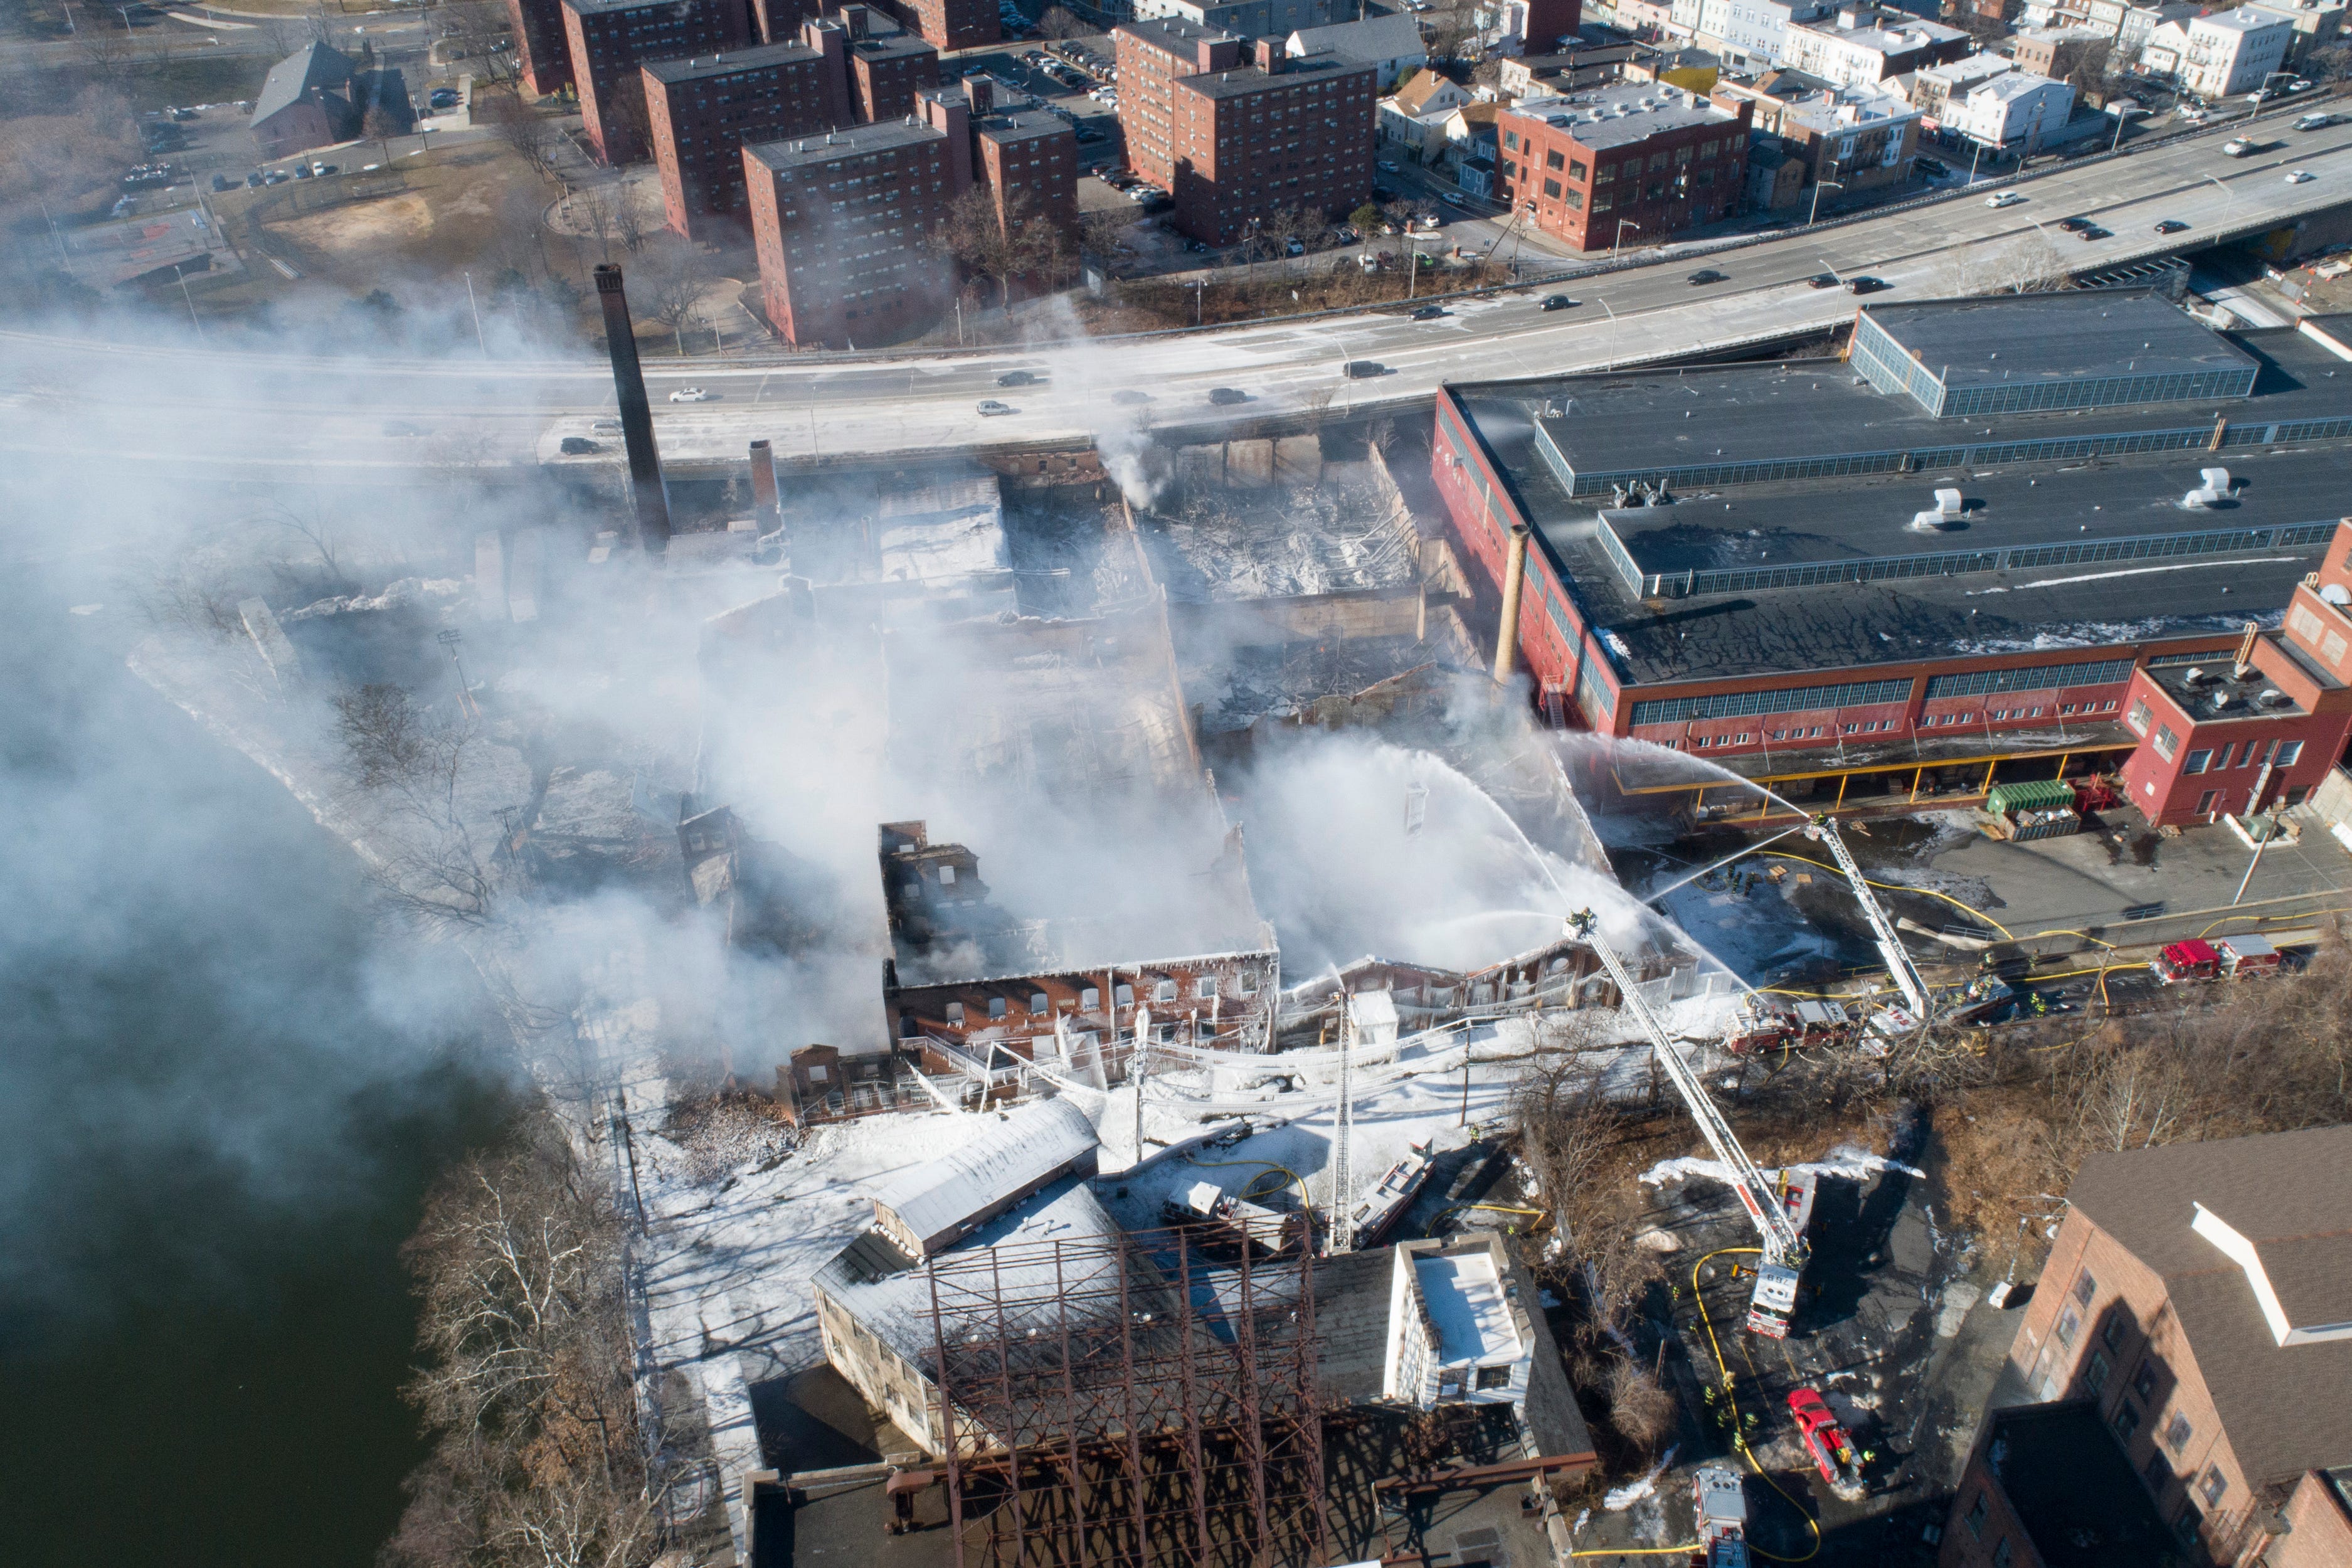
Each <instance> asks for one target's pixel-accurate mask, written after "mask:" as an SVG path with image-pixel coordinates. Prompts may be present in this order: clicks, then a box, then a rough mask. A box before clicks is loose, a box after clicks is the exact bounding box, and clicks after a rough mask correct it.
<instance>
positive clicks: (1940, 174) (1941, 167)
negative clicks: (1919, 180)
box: [1911, 158, 1952, 180]
mask: <svg viewBox="0 0 2352 1568" xmlns="http://www.w3.org/2000/svg"><path fill="white" fill-rule="evenodd" d="M1911 163H1912V166H1913V167H1914V168H1916V169H1917V170H1918V171H1919V172H1920V173H1921V174H1925V175H1927V177H1928V178H1929V179H1931V180H1948V179H1950V178H1951V177H1952V171H1951V169H1950V168H1949V167H1948V166H1947V165H1946V164H1945V163H1944V162H1943V161H1942V160H1941V159H1938V158H1914V159H1913V160H1912V161H1911Z"/></svg>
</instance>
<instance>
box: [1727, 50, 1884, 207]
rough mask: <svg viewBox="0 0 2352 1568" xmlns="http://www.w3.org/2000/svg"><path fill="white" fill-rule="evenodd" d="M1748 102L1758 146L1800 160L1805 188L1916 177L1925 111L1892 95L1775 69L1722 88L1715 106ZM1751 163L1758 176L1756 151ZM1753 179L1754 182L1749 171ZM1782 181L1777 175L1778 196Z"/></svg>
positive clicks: (1851, 187)
mask: <svg viewBox="0 0 2352 1568" xmlns="http://www.w3.org/2000/svg"><path fill="white" fill-rule="evenodd" d="M1742 100H1752V101H1753V102H1754V105H1755V108H1754V110H1753V120H1752V121H1751V122H1752V124H1753V125H1754V127H1755V134H1756V140H1757V141H1758V142H1766V141H1769V142H1774V143H1777V145H1778V148H1779V150H1780V152H1781V153H1785V154H1786V155H1787V156H1789V157H1790V158H1793V159H1795V160H1796V161H1797V163H1798V164H1799V165H1800V167H1801V180H1802V183H1803V184H1819V183H1820V182H1822V181H1824V180H1826V181H1828V182H1830V183H1831V184H1832V185H1834V186H1836V187H1837V188H1838V189H1839V190H1841V191H1843V192H1845V193H1846V194H1848V195H1852V194H1853V193H1855V192H1858V191H1869V190H1875V189H1878V188H1880V187H1882V186H1885V185H1899V184H1903V183H1904V182H1905V181H1906V180H1908V179H1909V178H1910V177H1911V160H1912V158H1913V157H1914V156H1915V155H1916V153H1918V151H1919V121H1920V113H1919V110H1916V109H1915V108H1913V107H1912V106H1911V105H1910V104H1909V103H1908V102H1906V100H1904V99H1903V98H1902V97H1901V95H1899V94H1897V93H1895V92H1894V91H1891V90H1888V89H1882V88H1869V87H1836V86H1832V85H1831V84H1830V83H1827V82H1822V81H1820V80H1819V79H1815V78H1812V77H1809V76H1807V75H1805V74H1804V73H1803V72H1801V71H1773V72H1770V73H1768V74H1767V75H1766V76H1765V77H1763V78H1761V79H1759V80H1758V81H1757V82H1755V83H1754V84H1752V85H1751V86H1746V87H1743V86H1741V85H1739V84H1733V83H1724V84H1722V85H1719V86H1718V87H1717V89H1716V92H1715V102H1716V103H1717V104H1718V105H1720V106H1722V107H1723V108H1726V109H1728V108H1731V107H1732V106H1733V105H1734V104H1736V103H1738V102H1740V101H1742ZM1748 158H1749V163H1750V165H1751V170H1752V165H1753V163H1754V161H1755V149H1754V148H1752V147H1751V148H1750V150H1749V153H1748ZM1749 177H1750V179H1751V180H1753V179H1754V178H1755V177H1756V176H1755V175H1754V174H1753V173H1752V172H1751V174H1750V176H1749ZM1783 177H1784V176H1782V175H1780V174H1778V173H1775V174H1773V175H1772V176H1771V182H1772V184H1773V186H1774V188H1775V189H1776V190H1777V186H1778V183H1779V181H1780V179H1781V178H1783ZM1768 205H1769V204H1768Z"/></svg>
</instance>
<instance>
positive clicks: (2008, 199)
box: [1985, 191, 2025, 207]
mask: <svg viewBox="0 0 2352 1568" xmlns="http://www.w3.org/2000/svg"><path fill="white" fill-rule="evenodd" d="M2024 199H2025V198H2024V197H2023V196H2021V195H2018V193H2017V192H2015V191H2001V192H1999V193H1997V194H1995V195H1990V196H1987V197H1986V198H1985V205H1987V206H1989V207H2013V206H2015V205H2017V204H2018V203H2020V202H2021V201H2023V200H2024Z"/></svg>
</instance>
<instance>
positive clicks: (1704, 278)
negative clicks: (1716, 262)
mask: <svg viewBox="0 0 2352 1568" xmlns="http://www.w3.org/2000/svg"><path fill="white" fill-rule="evenodd" d="M1727 276H1728V274H1727V273H1722V272H1717V270H1716V269H1715V268H1712V267H1702V268H1699V269H1698V270H1697V271H1696V272H1694V273H1692V274H1691V275H1690V276H1689V277H1688V278H1686V279H1684V281H1685V282H1686V283H1720V282H1722V281H1723V280H1724V279H1725V278H1726V277H1727Z"/></svg>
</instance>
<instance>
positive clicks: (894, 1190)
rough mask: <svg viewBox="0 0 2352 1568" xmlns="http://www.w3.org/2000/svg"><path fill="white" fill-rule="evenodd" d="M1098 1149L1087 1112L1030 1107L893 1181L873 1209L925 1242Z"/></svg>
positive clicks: (1064, 1103) (1054, 1104) (1052, 1103)
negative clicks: (884, 1212) (895, 1217)
mask: <svg viewBox="0 0 2352 1568" xmlns="http://www.w3.org/2000/svg"><path fill="white" fill-rule="evenodd" d="M1098 1142H1101V1140H1100V1139H1099V1138H1098V1137H1097V1136H1096V1133H1095V1130H1094V1124H1093V1123H1092V1122H1090V1121H1087V1118H1086V1113H1085V1112H1084V1111H1081V1110H1079V1109H1078V1108H1077V1107H1076V1106H1075V1105H1073V1104H1071V1103H1070V1102H1069V1101H1068V1100H1037V1101H1035V1102H1034V1103H1032V1104H1028V1105H1024V1106H1022V1107H1021V1108H1020V1109H1019V1110H1014V1111H1013V1112H1012V1113H1011V1114H1010V1115H1008V1116H1006V1117H1005V1118H1004V1119H1003V1120H1002V1121H998V1122H996V1123H994V1124H993V1125H992V1126H991V1127H989V1128H988V1129H987V1130H985V1131H982V1133H981V1134H980V1135H979V1136H978V1137H976V1138H974V1139H973V1140H972V1141H971V1142H969V1143H967V1144H965V1145H964V1146H963V1147H962V1148H961V1149H959V1150H957V1151H956V1152H954V1153H952V1154H946V1155H942V1156H940V1158H939V1159H936V1160H934V1161H932V1162H931V1163H929V1164H928V1165H920V1166H918V1167H917V1168H915V1169H914V1170H912V1171H909V1172H908V1173H905V1174H904V1175H901V1176H898V1177H896V1178H894V1179H893V1180H891V1181H890V1182H888V1183H887V1184H884V1185H883V1187H882V1188H881V1189H880V1190H879V1191H877V1193H876V1194H874V1202H875V1205H877V1207H880V1208H887V1209H888V1210H889V1211H890V1212H891V1213H892V1214H894V1215H898V1219H899V1221H900V1223H902V1224H904V1225H905V1226H906V1227H907V1228H908V1230H910V1231H912V1232H913V1233H914V1234H915V1235H916V1236H918V1237H923V1238H926V1239H928V1238H929V1237H934V1236H938V1235H940V1234H941V1233H942V1232H945V1231H947V1230H950V1229H952V1228H953V1227H954V1226H956V1225H957V1224H958V1223H959V1222H961V1221H962V1220H965V1219H969V1218H970V1217H971V1215H976V1214H980V1213H982V1212H983V1211H985V1210H987V1209H990V1208H993V1207H994V1206H995V1205H998V1204H1000V1203H1003V1201H1004V1200H1005V1199H1007V1198H1009V1197H1011V1196H1013V1194H1016V1193H1018V1192H1020V1191H1021V1190H1022V1189H1023V1188H1024V1187H1028V1186H1032V1185H1034V1184H1036V1183H1038V1182H1040V1181H1043V1180H1045V1177H1046V1176H1048V1175H1049V1174H1051V1173H1053V1172H1054V1171H1055V1170H1056V1169H1058V1168H1059V1167H1061V1166H1063V1165H1066V1164H1068V1163H1070V1162H1071V1161H1073V1160H1075V1159H1076V1158H1078V1156H1080V1155H1082V1154H1084V1153H1085V1152H1087V1150H1089V1149H1092V1148H1093V1147H1094V1146H1095V1145H1096V1144H1097V1143H1098Z"/></svg>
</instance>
